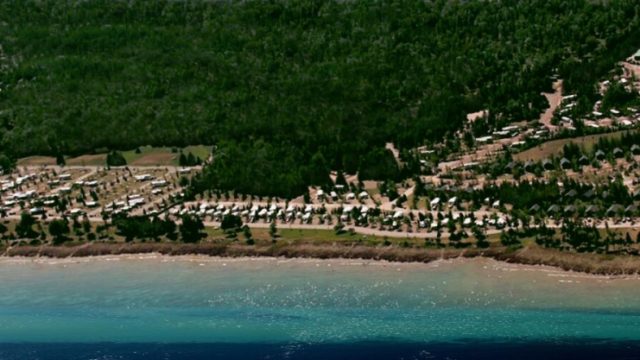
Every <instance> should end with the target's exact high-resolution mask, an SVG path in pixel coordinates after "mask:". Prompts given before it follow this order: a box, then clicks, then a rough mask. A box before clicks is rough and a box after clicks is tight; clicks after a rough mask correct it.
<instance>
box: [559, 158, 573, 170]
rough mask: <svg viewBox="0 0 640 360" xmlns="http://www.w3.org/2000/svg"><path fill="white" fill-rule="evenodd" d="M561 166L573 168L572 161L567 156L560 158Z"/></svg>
mask: <svg viewBox="0 0 640 360" xmlns="http://www.w3.org/2000/svg"><path fill="white" fill-rule="evenodd" d="M560 167H561V168H562V169H564V170H567V169H571V161H569V159H567V158H562V159H560Z"/></svg>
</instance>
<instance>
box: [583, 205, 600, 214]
mask: <svg viewBox="0 0 640 360" xmlns="http://www.w3.org/2000/svg"><path fill="white" fill-rule="evenodd" d="M598 212H600V208H599V207H598V205H589V206H587V208H586V209H585V211H584V213H585V214H586V215H595V214H597V213H598Z"/></svg>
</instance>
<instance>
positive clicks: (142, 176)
mask: <svg viewBox="0 0 640 360" xmlns="http://www.w3.org/2000/svg"><path fill="white" fill-rule="evenodd" d="M134 178H135V179H136V181H147V180H151V179H153V176H151V174H140V175H136V176H134Z"/></svg>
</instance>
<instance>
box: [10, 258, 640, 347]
mask: <svg viewBox="0 0 640 360" xmlns="http://www.w3.org/2000/svg"><path fill="white" fill-rule="evenodd" d="M0 284H1V286H0V358H16V359H18V358H39V359H57V358H60V359H62V358H78V359H82V358H99V359H103V358H104V359H111V358H119V359H129V358H131V359H138V358H144V359H147V358H149V359H152V358H169V359H174V358H175V359H182V358H211V356H214V355H217V356H218V357H219V358H300V359H302V358H305V359H307V358H368V359H372V358H374V359H375V358H380V359H383V358H401V357H403V358H445V357H451V358H461V359H464V358H495V357H501V356H503V355H504V356H509V351H512V352H513V354H520V355H521V356H525V355H526V356H532V357H530V358H535V357H533V356H534V355H537V357H541V356H545V357H546V358H565V357H557V356H560V354H562V353H563V351H565V350H568V349H572V350H571V351H572V352H571V354H573V355H579V354H580V352H581V351H584V354H583V356H582V358H585V357H587V358H597V354H602V351H604V352H606V353H607V354H608V355H607V356H608V357H610V358H616V357H619V358H634V357H633V356H640V279H638V278H637V277H627V278H607V277H602V276H591V275H585V274H579V273H569V272H563V271H559V270H555V269H552V268H548V267H532V266H522V265H510V264H506V263H501V262H497V261H494V260H489V259H480V258H477V259H467V260H449V261H438V262H434V263H430V264H417V263H416V264H411V263H403V264H400V263H386V262H375V261H356V260H309V259H307V260H300V259H294V260H283V259H272V258H241V259H227V258H209V257H165V256H156V255H141V256H134V255H131V256H112V257H96V258H77V259H31V258H29V259H27V258H24V259H21V258H6V259H0ZM496 351H497V352H496ZM523 352H524V354H525V355H522V354H523ZM349 354H350V355H349ZM71 355H73V356H71ZM573 355H572V357H573ZM341 356H343V357H341ZM554 356H556V357H554Z"/></svg>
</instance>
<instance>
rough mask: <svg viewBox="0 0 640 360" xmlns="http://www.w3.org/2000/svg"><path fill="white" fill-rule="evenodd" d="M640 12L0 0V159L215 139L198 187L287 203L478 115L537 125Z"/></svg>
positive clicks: (625, 49) (616, 7)
mask: <svg viewBox="0 0 640 360" xmlns="http://www.w3.org/2000/svg"><path fill="white" fill-rule="evenodd" d="M639 10H640V3H638V2H637V1H634V0H626V1H613V2H602V3H601V2H592V1H587V0H572V1H565V0H550V1H541V0H525V1H491V2H486V1H466V2H457V1H433V2H430V1H413V0H395V1H347V2H335V1H325V2H318V1H309V0H290V1H243V2H210V1H186V0H185V1H169V0H148V1H147V0H136V1H112V0H96V1H62V0H44V1H30V0H7V1H2V2H0V24H1V25H0V37H1V38H2V39H3V40H2V48H0V90H2V91H0V138H1V140H0V141H1V144H0V149H3V150H4V151H5V152H6V153H8V154H9V155H11V157H17V156H23V155H31V154H35V153H37V154H52V155H57V154H59V153H64V154H65V155H75V154H79V153H85V152H92V151H97V150H98V149H105V148H106V149H120V150H122V149H133V148H135V147H137V146H139V145H143V144H149V145H170V146H186V145H190V144H196V143H203V144H211V145H214V144H215V145H217V146H218V154H217V157H216V161H214V163H213V165H212V166H211V168H210V170H209V171H207V172H205V175H204V176H203V178H202V184H207V183H210V185H211V186H215V187H220V188H223V189H226V188H234V189H242V191H244V192H250V193H255V194H259V195H282V196H288V195H292V194H294V193H297V194H299V193H300V191H301V190H302V189H303V188H304V186H305V185H306V184H309V183H322V182H324V181H326V178H327V172H326V171H328V169H342V170H344V171H346V172H348V173H354V172H356V171H358V170H359V169H362V168H363V167H365V165H367V166H366V167H367V170H366V171H365V175H366V176H367V177H369V176H370V177H378V178H380V177H384V178H389V177H391V178H392V177H394V176H398V175H397V171H398V169H396V170H394V167H395V164H392V163H391V162H389V161H387V157H386V155H385V154H384V151H383V148H384V143H385V142H388V141H392V142H394V143H395V144H396V146H397V147H399V148H400V149H406V148H408V147H411V146H415V145H418V144H422V143H424V142H428V141H436V140H439V139H441V138H442V136H443V135H445V134H446V133H447V132H448V133H451V132H453V131H454V130H456V129H458V128H459V127H460V126H461V124H462V122H463V121H464V119H465V114H466V113H467V112H470V111H475V110H478V109H482V108H488V109H490V110H491V114H501V117H502V118H503V119H504V120H506V121H508V120H521V119H531V118H535V117H537V116H538V114H539V112H540V111H541V110H542V109H543V108H544V107H545V106H546V101H545V100H544V98H543V97H542V96H541V95H540V92H541V91H543V90H550V84H551V80H550V76H551V75H552V74H553V72H554V69H558V72H559V75H560V76H561V77H562V78H564V79H565V80H566V81H565V89H566V90H567V91H569V92H574V91H577V92H578V93H579V94H580V96H581V98H584V99H591V98H593V97H594V96H595V87H594V84H595V81H596V80H597V79H598V78H600V77H602V76H603V75H605V74H606V73H607V72H608V71H609V70H610V69H611V68H612V67H613V65H614V63H615V62H616V61H619V60H620V59H622V58H624V57H626V56H628V55H629V54H631V53H632V52H633V51H634V50H635V48H636V47H637V46H639V45H640V44H638V39H640V26H639V25H640V24H638V22H639V21H640V20H639V17H638V13H639ZM581 103H584V104H586V101H582V102H581ZM236 155H238V156H236ZM379 157H382V159H380V161H379V162H378V161H377V159H378V158H379ZM312 160H314V161H316V162H318V163H319V164H321V165H323V166H322V168H321V169H322V170H324V171H325V172H323V173H320V172H318V171H313V170H310V169H309V168H310V164H311V163H312ZM368 164H382V165H381V166H379V168H377V169H369V167H368ZM271 165H273V166H271ZM394 171H395V172H396V173H394ZM367 172H368V173H367ZM214 179H215V182H214V181H213V180H214Z"/></svg>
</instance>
